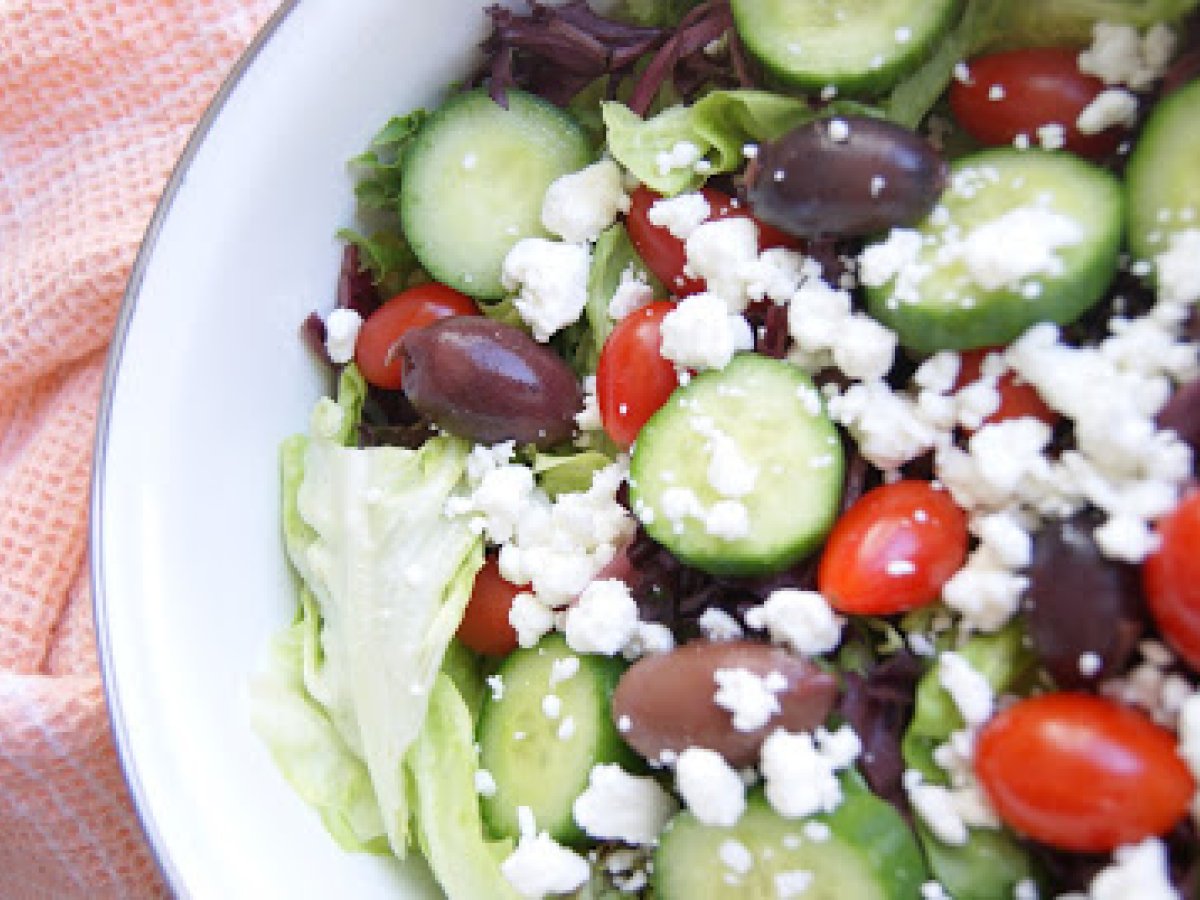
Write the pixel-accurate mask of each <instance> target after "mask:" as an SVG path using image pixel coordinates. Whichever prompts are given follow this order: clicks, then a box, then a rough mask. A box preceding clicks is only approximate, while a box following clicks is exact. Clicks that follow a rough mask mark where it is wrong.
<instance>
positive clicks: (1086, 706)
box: [975, 693, 1196, 852]
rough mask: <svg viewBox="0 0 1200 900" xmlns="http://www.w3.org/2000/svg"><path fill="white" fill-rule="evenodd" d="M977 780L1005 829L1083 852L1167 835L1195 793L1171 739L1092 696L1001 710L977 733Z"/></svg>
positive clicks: (1057, 697)
mask: <svg viewBox="0 0 1200 900" xmlns="http://www.w3.org/2000/svg"><path fill="white" fill-rule="evenodd" d="M975 774H976V775H977V777H978V778H979V782H980V785H981V786H982V787H983V790H984V792H985V793H986V795H987V797H988V799H989V800H990V801H991V803H992V806H993V807H995V810H996V812H997V813H998V814H999V816H1000V818H1001V819H1003V820H1004V822H1005V823H1007V824H1008V825H1010V826H1011V827H1012V828H1014V829H1016V830H1017V831H1018V832H1021V833H1022V834H1025V835H1028V836H1029V837H1032V838H1034V839H1035V840H1039V841H1042V842H1044V843H1047V844H1050V845H1051V846H1054V847H1059V848H1062V849H1064V850H1075V851H1081V852H1104V851H1109V850H1113V849H1115V848H1117V847H1119V846H1122V845H1124V844H1131V843H1134V842H1136V841H1140V840H1142V839H1144V838H1147V837H1149V836H1151V835H1159V834H1162V833H1164V832H1166V831H1167V830H1169V829H1170V828H1171V826H1173V825H1174V824H1175V823H1176V822H1178V821H1179V820H1180V819H1181V818H1182V817H1183V816H1184V815H1185V814H1186V813H1187V810H1188V805H1189V804H1190V802H1191V799H1192V797H1193V795H1194V794H1195V791H1196V784H1195V780H1194V779H1193V778H1192V774H1191V772H1189V771H1188V767H1187V764H1186V763H1184V761H1183V759H1182V758H1180V756H1179V754H1178V753H1177V752H1176V750H1175V737H1174V735H1172V734H1171V732H1169V731H1167V730H1166V729H1165V728H1162V727H1160V726H1159V725H1156V724H1155V723H1154V722H1153V721H1151V720H1150V719H1149V718H1148V717H1146V716H1144V715H1142V714H1141V713H1140V712H1137V711H1135V710H1133V709H1130V708H1129V707H1126V706H1122V705H1120V704H1119V703H1117V702H1115V701H1113V700H1109V699H1107V698H1103V697H1097V696H1094V695H1092V694H1070V693H1060V694H1044V695H1042V696H1040V697H1033V698H1031V699H1029V700H1022V701H1020V702H1019V703H1017V704H1015V705H1013V706H1010V707H1008V708H1007V709H1004V710H1001V711H1000V712H999V713H997V714H996V715H995V716H994V717H993V718H992V719H991V720H990V721H989V722H987V724H985V725H984V726H983V728H982V729H981V730H980V732H979V736H978V738H977V740H976V743H975Z"/></svg>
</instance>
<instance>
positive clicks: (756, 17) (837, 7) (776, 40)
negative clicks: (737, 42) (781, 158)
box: [731, 0, 962, 96]
mask: <svg viewBox="0 0 1200 900" xmlns="http://www.w3.org/2000/svg"><path fill="white" fill-rule="evenodd" d="M731 6H732V9H733V21H734V26H735V27H736V29H737V33H738V36H739V37H740V38H741V39H742V42H743V43H744V44H745V45H746V49H747V50H749V51H750V53H752V54H753V55H754V56H755V57H757V58H758V60H759V61H760V62H761V63H762V64H763V65H764V66H766V67H767V69H769V70H770V71H771V72H772V73H773V74H774V75H775V76H776V77H778V78H779V79H780V80H781V81H783V82H785V83H786V84H789V85H792V86H793V87H798V88H801V89H803V90H810V91H820V90H823V89H824V88H826V87H833V88H836V89H837V91H838V93H839V94H848V95H852V96H873V95H877V94H881V93H883V92H884V91H886V90H887V89H888V88H890V87H891V86H892V85H894V84H895V83H896V82H897V81H899V80H900V79H901V78H902V77H903V76H905V75H907V74H908V73H909V72H911V71H913V70H914V69H916V68H917V67H918V66H919V65H920V64H921V63H922V62H923V61H924V60H925V59H927V58H928V57H929V55H930V48H931V47H932V46H933V45H934V44H935V43H936V42H937V41H938V39H940V38H941V36H942V35H943V33H944V32H945V31H946V30H947V29H949V28H950V26H952V25H953V24H954V23H955V22H956V21H957V20H958V16H959V14H960V12H961V10H962V3H961V0H732V2H731Z"/></svg>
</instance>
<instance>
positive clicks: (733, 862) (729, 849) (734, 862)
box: [717, 838, 754, 875]
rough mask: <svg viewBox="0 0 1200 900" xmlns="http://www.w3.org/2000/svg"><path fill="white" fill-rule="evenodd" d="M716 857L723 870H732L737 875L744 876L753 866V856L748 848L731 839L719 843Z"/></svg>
mask: <svg viewBox="0 0 1200 900" xmlns="http://www.w3.org/2000/svg"><path fill="white" fill-rule="evenodd" d="M717 857H718V858H719V859H720V860H721V862H722V863H723V864H724V865H725V868H727V869H731V870H733V871H734V872H736V873H737V874H738V875H745V874H746V873H747V872H749V871H750V869H751V868H752V867H753V866H754V855H753V854H752V853H751V852H750V848H748V847H747V846H746V845H745V844H743V843H742V842H741V841H738V840H735V839H733V838H728V839H726V840H724V841H721V846H719V847H718V848H717Z"/></svg>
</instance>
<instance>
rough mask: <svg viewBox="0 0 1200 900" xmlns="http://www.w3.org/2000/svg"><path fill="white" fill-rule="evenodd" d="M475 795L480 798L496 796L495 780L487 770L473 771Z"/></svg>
mask: <svg viewBox="0 0 1200 900" xmlns="http://www.w3.org/2000/svg"><path fill="white" fill-rule="evenodd" d="M475 793H477V794H478V795H479V796H480V797H494V796H496V779H495V778H493V777H492V773H491V772H489V771H488V770H487V769H476V770H475Z"/></svg>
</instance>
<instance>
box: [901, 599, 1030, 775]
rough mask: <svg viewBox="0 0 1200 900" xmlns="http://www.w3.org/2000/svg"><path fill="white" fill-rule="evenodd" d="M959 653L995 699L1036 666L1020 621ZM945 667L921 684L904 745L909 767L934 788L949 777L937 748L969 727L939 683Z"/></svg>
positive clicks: (976, 639)
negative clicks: (935, 754) (940, 763)
mask: <svg viewBox="0 0 1200 900" xmlns="http://www.w3.org/2000/svg"><path fill="white" fill-rule="evenodd" d="M958 653H960V654H961V655H962V656H963V657H964V658H965V659H966V660H967V662H969V663H970V664H971V666H972V667H973V668H975V669H976V670H977V671H978V672H979V673H980V674H981V675H983V677H984V678H986V679H987V681H988V684H990V685H991V686H992V690H993V691H994V692H995V693H1002V692H1004V691H1008V690H1011V689H1012V688H1013V686H1014V685H1016V684H1018V683H1019V682H1020V681H1021V679H1022V678H1023V677H1024V676H1025V675H1026V674H1028V673H1029V672H1030V671H1031V670H1032V669H1033V668H1034V667H1035V665H1036V658H1035V657H1034V655H1033V653H1032V651H1031V650H1030V649H1029V648H1028V647H1026V646H1025V630H1024V628H1023V627H1022V626H1021V623H1020V622H1019V621H1014V622H1011V623H1009V624H1008V625H1006V626H1005V627H1004V628H1003V629H1001V630H1000V631H997V632H995V633H994V634H981V635H976V636H974V637H972V638H971V639H970V640H969V641H967V642H966V644H964V645H963V646H962V648H960V649H959V650H958ZM939 665H940V664H938V663H935V664H934V665H933V666H932V667H931V668H930V669H929V671H928V672H926V673H925V674H924V675H923V676H921V681H920V682H919V683H918V684H917V696H916V700H917V703H916V709H915V710H914V711H913V718H912V721H911V722H910V723H909V726H908V731H907V732H905V735H904V740H903V742H902V745H901V749H902V752H903V755H904V761H905V763H906V764H907V765H908V766H909V767H910V768H914V769H917V770H919V771H920V772H921V774H922V775H923V776H924V777H925V780H926V781H927V782H930V783H932V784H944V783H945V782H946V773H945V772H944V771H943V770H942V768H941V767H940V766H938V765H937V764H936V763H935V762H934V761H933V749H934V747H936V746H937V745H938V744H941V743H943V742H944V741H945V740H946V739H947V738H949V737H950V734H951V733H952V732H954V731H958V730H959V729H961V728H962V727H963V720H962V717H961V716H960V715H959V713H958V707H957V706H956V705H955V703H954V699H953V698H952V697H951V696H950V694H949V693H947V691H946V689H945V688H943V687H942V685H941V682H940V681H939V675H938V672H939Z"/></svg>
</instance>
